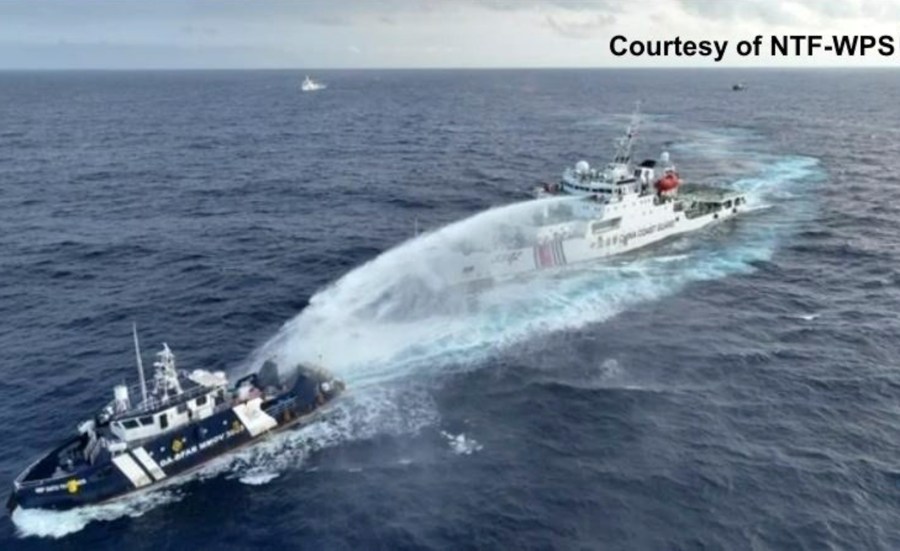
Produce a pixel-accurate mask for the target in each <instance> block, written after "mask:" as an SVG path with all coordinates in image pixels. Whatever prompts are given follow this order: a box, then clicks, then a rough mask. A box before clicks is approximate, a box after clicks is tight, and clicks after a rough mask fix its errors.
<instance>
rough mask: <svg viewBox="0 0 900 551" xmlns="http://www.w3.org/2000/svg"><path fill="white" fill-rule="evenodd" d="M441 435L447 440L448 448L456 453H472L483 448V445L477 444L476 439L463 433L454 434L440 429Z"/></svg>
mask: <svg viewBox="0 0 900 551" xmlns="http://www.w3.org/2000/svg"><path fill="white" fill-rule="evenodd" d="M441 436H443V437H444V438H445V439H446V440H447V444H448V445H449V446H450V450H451V451H452V452H453V453H455V454H456V455H472V454H473V453H475V452H479V451H481V450H483V449H484V446H482V445H481V444H479V443H478V441H476V440H475V439H474V438H470V437H468V436H466V435H465V434H463V433H459V434H456V435H454V434H450V433H449V432H446V431H441Z"/></svg>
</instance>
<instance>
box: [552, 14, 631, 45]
mask: <svg viewBox="0 0 900 551" xmlns="http://www.w3.org/2000/svg"><path fill="white" fill-rule="evenodd" d="M544 20H545V22H546V23H547V25H548V26H549V27H550V28H551V29H553V30H554V31H556V32H557V33H559V34H561V35H562V36H565V37H566V38H576V39H584V38H591V37H593V36H595V35H596V34H598V31H601V30H603V29H604V28H606V27H609V26H610V25H612V24H613V23H615V22H616V17H615V16H614V15H609V14H599V13H598V14H595V15H592V16H589V17H583V16H577V15H567V14H560V15H550V14H547V15H545V16H544Z"/></svg>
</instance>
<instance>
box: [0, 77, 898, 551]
mask: <svg viewBox="0 0 900 551" xmlns="http://www.w3.org/2000/svg"><path fill="white" fill-rule="evenodd" d="M314 76H315V77H317V78H319V79H321V80H323V81H325V82H326V83H327V84H328V88H327V89H326V90H323V91H320V92H316V93H301V92H300V90H299V85H300V81H301V79H302V78H303V74H300V73H298V72H293V71H234V72H229V71H211V72H162V71H160V72H4V73H0V426H2V427H3V428H4V432H3V434H4V445H3V446H0V481H2V483H4V484H8V485H11V483H12V480H13V478H14V477H15V476H16V474H17V473H18V472H19V471H20V470H21V469H23V468H24V467H26V466H27V464H28V463H29V462H30V461H31V460H32V459H33V458H34V457H35V456H37V455H39V454H40V453H41V452H42V451H44V450H45V449H47V448H48V447H49V446H51V445H52V444H53V443H54V442H55V441H57V440H59V439H61V438H63V437H65V436H67V435H68V434H70V433H71V431H73V430H74V427H75V425H76V424H77V423H78V422H79V421H80V420H82V419H84V418H87V417H89V416H91V415H92V414H93V413H94V411H95V410H96V409H97V408H99V407H100V406H102V405H103V404H104V403H106V401H107V400H108V399H109V398H111V387H112V385H114V384H116V383H118V382H120V381H123V380H126V379H127V380H134V371H135V370H134V367H133V363H134V361H133V352H132V349H131V337H130V331H131V322H132V321H135V322H137V323H138V324H139V326H140V328H141V337H142V341H143V343H144V346H145V352H146V353H147V357H148V358H149V355H150V353H151V351H153V350H154V349H155V348H156V347H157V346H159V345H160V344H161V343H162V342H167V343H168V344H169V346H170V347H171V348H172V349H173V351H174V352H175V353H176V355H177V357H178V360H179V364H180V365H181V366H183V367H185V368H188V369H192V368H197V367H202V368H207V369H223V370H227V371H230V372H233V373H234V372H237V371H240V370H242V369H246V366H247V365H248V364H250V363H252V361H253V358H254V357H256V356H259V354H260V351H261V350H262V351H267V350H271V349H272V347H282V348H284V349H289V350H290V352H291V355H292V356H293V357H298V358H301V359H307V360H315V361H318V362H320V363H322V364H324V365H325V366H327V367H328V368H329V369H330V370H332V371H333V372H335V373H336V374H337V375H339V376H340V377H342V378H343V379H344V380H345V381H346V382H347V384H348V387H349V391H348V393H347V394H346V395H345V396H344V397H342V398H341V399H340V400H339V401H338V402H337V403H336V404H335V405H334V407H333V409H331V410H330V411H328V413H327V414H326V415H325V416H324V417H323V418H322V419H321V420H318V421H316V422H315V423H312V424H310V425H308V426H306V427H303V428H301V429H299V430H295V431H292V432H289V433H286V434H283V435H279V436H277V437H275V438H270V439H268V440H267V441H266V442H264V443H262V444H261V445H259V446H256V447H253V448H250V449H248V450H246V451H243V452H240V453H239V454H236V455H232V456H227V457H225V458H223V459H221V460H219V461H216V462H215V463H213V464H211V465H210V466H209V467H208V468H206V469H204V470H203V471H201V472H200V473H198V474H197V475H195V476H192V477H191V478H190V479H187V480H183V481H180V482H178V483H176V484H172V485H169V486H167V487H165V488H163V489H160V490H156V491H152V492H145V493H142V494H138V495H135V496H131V497H128V498H125V499H123V500H120V501H117V502H112V503H109V504H105V505H101V506H96V507H87V508H83V509H79V510H75V511H70V512H65V513H52V512H44V511H21V510H20V511H17V512H16V513H14V514H13V515H12V516H11V517H10V516H5V517H3V518H2V519H0V548H2V549H23V550H24V549H92V550H94V549H113V548H115V549H134V550H139V549H148V550H149V549H153V550H159V549H187V548H193V549H249V548H266V549H268V548H285V549H335V550H336V549H392V550H393V549H449V548H452V549H729V550H735V549H791V550H793V549H826V548H832V549H898V548H900V524H898V522H897V519H898V517H900V459H898V457H900V423H898V420H900V405H898V404H900V321H898V318H897V312H898V311H900V271H898V267H900V238H898V236H897V220H898V215H900V187H898V184H900V181H898V180H900V179H898V174H900V147H898V143H900V128H898V126H897V120H900V107H898V104H897V102H896V97H897V93H898V91H900V73H898V72H897V71H895V70H793V71H788V70H743V71H738V70H534V71H532V70H503V71H499V70H497V71H494V70H481V71H462V70H460V71H342V72H339V71H322V72H320V73H319V74H316V75H314ZM735 82H745V83H746V89H745V90H744V91H741V92H733V91H732V90H731V85H732V84H733V83H735ZM635 100H641V102H642V107H641V108H642V111H643V112H644V120H643V124H642V127H641V132H640V136H639V142H638V146H637V151H638V155H639V156H646V157H655V156H657V155H658V153H659V151H661V150H662V149H666V150H668V151H669V152H670V154H671V156H672V158H673V160H674V161H675V162H676V163H677V164H678V167H679V169H680V172H681V174H682V176H683V177H684V178H685V179H686V180H689V181H691V182H695V183H701V184H717V185H722V186H728V187H732V188H734V189H740V190H743V191H745V192H747V193H748V194H749V195H750V197H751V198H752V201H753V203H754V205H756V207H758V208H755V209H754V210H753V211H752V212H749V213H747V214H746V215H744V216H741V217H738V218H736V219H734V220H733V221H729V222H727V223H723V224H720V225H717V226H715V227H712V228H709V229H707V230H704V231H701V232H698V233H696V234H694V235H690V236H686V237H682V238H678V239H673V240H669V241H666V242H664V243H661V244H659V245H657V246H654V247H651V248H649V249H646V250H644V251H640V252H638V253H634V254H630V255H626V256H625V257H622V258H619V259H614V260H610V261H606V262H600V263H596V264H592V265H589V266H583V267H580V268H579V269H577V270H570V271H566V272H560V273H554V274H552V275H549V276H540V277H534V278H532V279H529V280H527V281H520V282H518V283H517V284H516V285H514V286H509V287H507V288H505V289H502V290H500V291H498V292H495V293H493V294H492V295H491V296H490V297H489V298H488V299H486V300H484V301H482V302H475V303H474V304H467V305H466V307H463V308H453V307H449V308H448V307H446V306H447V305H441V304H437V305H435V304H426V305H425V306H423V305H422V304H419V303H418V302H417V300H418V298H419V297H417V296H411V295H412V294H415V293H416V292H417V291H416V289H414V288H406V286H404V285H403V284H402V281H403V277H404V275H406V274H408V273H410V271H411V270H416V269H418V268H421V264H427V262H426V261H423V258H425V259H427V258H428V257H427V255H425V256H423V251H434V250H439V248H440V246H441V237H440V236H441V235H442V232H443V231H444V230H440V229H439V228H441V227H443V226H445V225H447V224H451V223H456V224H455V225H454V226H452V228H453V231H455V232H459V233H462V234H464V235H469V236H470V237H471V238H472V239H474V240H477V239H479V236H481V235H483V234H482V233H481V229H480V228H483V225H484V224H485V223H488V224H490V223H492V221H502V220H503V219H504V217H505V216H506V215H507V214H508V213H509V212H510V210H509V209H513V210H515V209H520V208H529V207H528V206H527V205H528V203H524V205H526V206H522V205H523V203H521V202H522V201H528V200H529V197H530V194H529V192H530V190H531V188H533V187H534V186H535V185H537V184H538V183H540V182H543V181H548V180H549V181H552V180H555V179H557V178H558V177H559V175H560V173H561V171H562V170H563V168H565V167H566V166H568V165H572V164H574V163H575V162H576V161H577V160H579V159H587V160H588V161H589V162H591V163H603V162H606V161H607V160H608V159H609V157H610V156H611V155H612V152H613V140H614V138H615V137H616V136H618V135H619V134H621V133H622V131H623V129H624V127H625V125H626V124H627V122H628V120H629V113H630V111H631V110H632V107H633V104H634V102H635ZM485 211H487V212H485ZM479 213H480V214H479ZM473 216H474V218H472V217H473ZM467 232H468V233H467ZM398 282H401V283H398ZM376 299H377V300H376ZM410 304H414V305H416V306H413V307H415V308H418V309H419V311H417V312H416V314H415V315H414V316H411V319H406V320H404V321H402V322H398V321H397V320H396V319H395V317H394V314H396V312H397V311H398V310H403V309H406V308H410V307H411V306H410ZM432 310H433V311H432ZM385 312H390V313H391V314H390V315H388V314H386V313H385ZM7 487H9V486H7Z"/></svg>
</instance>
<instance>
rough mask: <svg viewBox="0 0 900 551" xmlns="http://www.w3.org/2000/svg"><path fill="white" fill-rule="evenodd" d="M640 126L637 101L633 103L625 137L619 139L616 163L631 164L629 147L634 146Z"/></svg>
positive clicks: (639, 104) (639, 109)
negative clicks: (632, 110)
mask: <svg viewBox="0 0 900 551" xmlns="http://www.w3.org/2000/svg"><path fill="white" fill-rule="evenodd" d="M640 126H641V101H640V100H638V101H636V102H634V112H633V113H632V114H631V122H630V123H629V124H628V129H627V130H626V131H625V136H623V137H622V138H620V139H619V143H618V147H617V148H616V158H615V161H614V162H616V163H629V162H631V146H632V145H633V144H634V140H635V139H636V138H637V135H638V129H639V128H640Z"/></svg>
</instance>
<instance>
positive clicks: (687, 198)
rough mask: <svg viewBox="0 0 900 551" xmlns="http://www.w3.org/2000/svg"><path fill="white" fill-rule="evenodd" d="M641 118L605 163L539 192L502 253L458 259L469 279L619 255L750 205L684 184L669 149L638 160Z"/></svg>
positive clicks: (579, 168)
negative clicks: (529, 216)
mask: <svg viewBox="0 0 900 551" xmlns="http://www.w3.org/2000/svg"><path fill="white" fill-rule="evenodd" d="M639 122H640V116H639V111H638V110H637V109H636V110H635V114H634V115H633V117H632V121H631V123H630V124H629V126H628V129H627V132H626V134H625V135H624V136H623V137H622V138H621V139H620V140H619V141H618V144H617V149H616V154H615V157H614V158H613V160H612V162H610V163H607V164H606V166H604V167H602V168H599V169H598V168H592V167H591V166H590V165H589V164H588V162H587V161H579V162H578V163H576V164H575V166H574V168H567V169H566V170H565V171H564V173H563V176H562V179H561V180H560V181H559V182H558V183H553V184H546V185H544V186H543V187H541V188H540V189H538V190H536V195H537V196H538V197H539V198H541V200H543V201H545V202H546V204H545V206H544V207H543V208H542V209H536V210H537V211H539V212H538V214H537V215H536V216H535V219H533V220H530V221H528V223H524V224H511V227H510V228H507V231H505V235H506V238H505V239H504V245H503V246H502V247H501V250H500V251H499V252H498V251H497V249H496V248H494V249H493V250H484V251H478V250H469V251H466V252H464V253H463V254H462V255H461V258H459V257H457V258H455V259H454V260H453V264H457V263H458V264H459V265H460V266H461V268H459V269H461V270H462V273H461V274H460V275H461V277H462V278H463V280H464V281H482V280H493V279H495V278H502V277H504V276H514V275H517V274H521V273H526V272H531V271H535V270H541V269H545V268H553V267H556V266H562V265H566V264H575V263H578V262H586V261H591V260H596V259H599V258H603V257H606V256H610V255H615V254H621V253H624V252H627V251H632V250H634V249H638V248H641V247H645V246H647V245H649V244H651V243H655V242H657V241H660V240H663V239H666V238H668V237H671V236H674V235H677V234H681V233H685V232H691V231H694V230H698V229H700V228H702V227H704V226H707V225H709V224H713V223H715V222H719V221H722V220H725V219H727V218H730V217H732V216H735V215H736V214H738V213H739V212H741V210H743V209H744V208H745V205H746V201H747V199H746V197H745V196H744V194H742V193H740V192H738V191H733V190H729V189H725V188H715V187H700V186H693V187H692V186H685V185H682V180H681V178H680V176H679V175H678V172H677V171H676V169H675V165H674V164H673V163H672V162H671V159H670V157H669V154H668V153H667V152H663V153H662V154H661V155H660V158H659V160H658V161H655V160H646V161H643V162H642V163H640V164H639V165H635V164H634V163H633V162H632V149H633V145H634V141H635V138H636V137H637V130H638V125H639ZM551 198H552V199H551Z"/></svg>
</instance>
